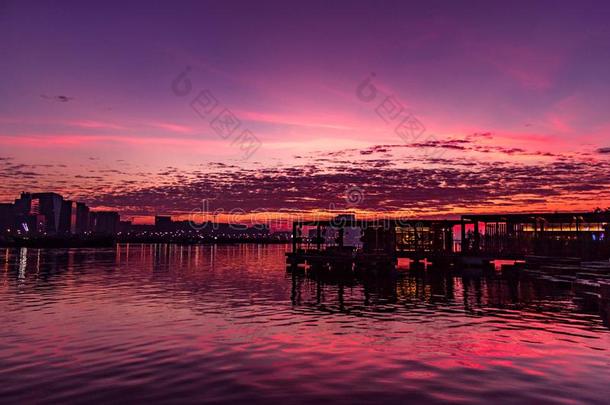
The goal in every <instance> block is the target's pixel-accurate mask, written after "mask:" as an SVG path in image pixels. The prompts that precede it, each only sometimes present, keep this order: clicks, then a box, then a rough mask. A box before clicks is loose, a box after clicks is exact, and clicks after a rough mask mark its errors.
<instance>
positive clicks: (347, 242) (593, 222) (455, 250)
mask: <svg viewBox="0 0 610 405" xmlns="http://www.w3.org/2000/svg"><path fill="white" fill-rule="evenodd" d="M609 236H610V212H608V211H595V212H572V213H519V214H493V215H463V216H462V217H461V218H460V219H455V220H431V219H411V218H409V219H380V220H359V219H356V218H355V217H354V216H352V215H340V216H338V217H336V218H333V219H331V220H327V221H296V222H294V223H293V226H292V251H291V252H289V253H287V264H288V265H290V266H299V265H303V264H306V265H312V266H326V267H334V268H345V267H350V266H356V267H364V268H367V267H369V268H371V267H373V268H379V267H380V266H385V267H387V266H389V267H391V266H395V265H396V264H397V262H398V260H399V259H400V258H407V259H410V260H411V261H414V262H416V263H418V262H420V261H426V262H430V263H435V264H441V263H442V264H449V265H453V264H457V265H464V264H468V265H471V264H485V263H488V262H491V261H494V260H528V259H530V260H534V257H544V258H557V259H562V260H572V261H583V260H608V258H610V239H609Z"/></svg>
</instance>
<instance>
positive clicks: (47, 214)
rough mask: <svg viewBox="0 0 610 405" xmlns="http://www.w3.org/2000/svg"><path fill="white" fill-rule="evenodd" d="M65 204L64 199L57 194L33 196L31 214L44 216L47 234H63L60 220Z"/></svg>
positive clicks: (37, 194)
mask: <svg viewBox="0 0 610 405" xmlns="http://www.w3.org/2000/svg"><path fill="white" fill-rule="evenodd" d="M63 202H64V198H63V197H62V196H61V195H59V194H57V193H34V194H32V205H31V210H30V213H31V214H39V215H43V216H44V218H45V232H46V233H58V232H61V228H62V227H61V225H60V220H61V212H62V207H63ZM68 229H69V226H68Z"/></svg>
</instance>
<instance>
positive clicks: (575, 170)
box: [0, 1, 610, 222]
mask: <svg viewBox="0 0 610 405" xmlns="http://www.w3.org/2000/svg"><path fill="white" fill-rule="evenodd" d="M609 19H610V3H607V2H603V1H599V2H587V1H581V2H564V1H540V2H532V1H528V2H510V4H508V3H506V4H503V3H501V2H489V1H459V2H457V1H426V2H423V1H417V2H412V1H345V2H343V1H336V2H328V1H307V2H287V1H264V2H247V1H197V2H195V1H193V2H187V1H178V2H165V4H151V2H124V1H123V2H113V1H107V2H103V3H98V4H95V5H90V4H86V3H85V2H68V1H64V2H29V1H0V75H1V77H2V80H0V95H1V97H0V201H11V200H13V199H14V198H16V197H17V196H18V194H19V193H20V192H21V191H56V192H59V193H61V194H63V195H65V196H66V197H67V198H72V199H75V200H78V201H85V202H87V203H88V204H89V205H91V206H92V207H93V208H96V209H116V210H118V211H119V212H120V213H121V215H122V217H124V218H128V219H133V220H135V221H136V222H147V221H149V220H150V218H151V216H153V215H154V214H155V213H159V214H171V215H174V216H175V217H177V218H184V217H187V216H190V215H192V214H193V213H201V212H204V213H209V212H216V214H217V215H216V217H219V218H226V217H227V215H229V213H230V214H231V215H235V216H236V217H238V218H246V217H248V216H249V217H250V218H252V216H253V215H263V214H264V215H268V216H271V217H274V216H276V217H277V216H282V215H288V214H290V215H292V214H295V213H299V214H301V215H326V214H327V213H331V214H333V213H336V212H354V213H357V214H358V215H364V216H366V215H377V214H379V213H381V214H382V215H399V216H422V217H423V216H426V217H428V216H432V217H451V216H456V215H459V214H461V213H470V212H521V211H567V210H592V209H595V208H597V207H601V208H606V207H609V206H610V194H609V193H608V191H609V190H610V174H609V173H610V116H609V115H608V112H609V111H610V75H609V74H608V72H610V46H609V45H608V44H610V25H608V23H607V21H609ZM206 215H207V214H206Z"/></svg>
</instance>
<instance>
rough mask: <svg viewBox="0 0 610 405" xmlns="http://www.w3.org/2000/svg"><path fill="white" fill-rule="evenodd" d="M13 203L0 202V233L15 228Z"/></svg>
mask: <svg viewBox="0 0 610 405" xmlns="http://www.w3.org/2000/svg"><path fill="white" fill-rule="evenodd" d="M15 222H16V217H15V205H14V204H10V203H8V204H0V235H2V234H4V233H8V232H10V231H11V230H13V229H14V228H15Z"/></svg>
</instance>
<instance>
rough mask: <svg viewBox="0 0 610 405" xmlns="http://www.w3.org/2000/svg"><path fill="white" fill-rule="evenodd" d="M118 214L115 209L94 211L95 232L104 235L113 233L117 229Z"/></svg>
mask: <svg viewBox="0 0 610 405" xmlns="http://www.w3.org/2000/svg"><path fill="white" fill-rule="evenodd" d="M119 222H120V216H119V213H118V212H115V211H98V212H95V232H96V233H99V234H104V235H115V234H116V233H117V232H118V230H119Z"/></svg>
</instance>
